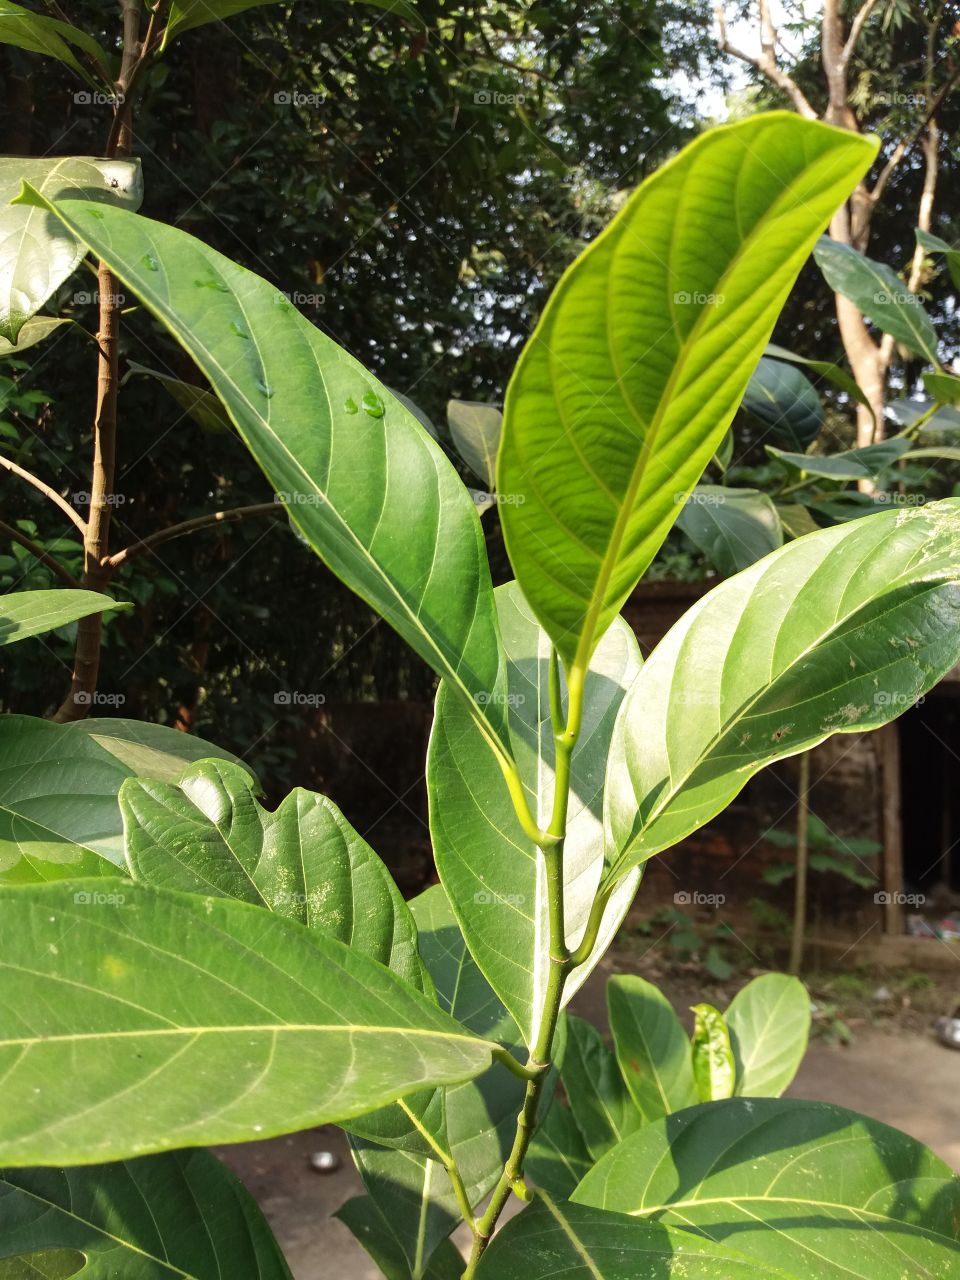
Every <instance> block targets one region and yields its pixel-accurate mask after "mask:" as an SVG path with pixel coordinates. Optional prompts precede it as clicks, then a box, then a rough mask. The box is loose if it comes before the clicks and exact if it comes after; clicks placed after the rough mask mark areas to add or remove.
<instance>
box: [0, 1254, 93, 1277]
mask: <svg viewBox="0 0 960 1280" xmlns="http://www.w3.org/2000/svg"><path fill="white" fill-rule="evenodd" d="M84 1265H85V1263H84V1260H83V1254H82V1253H77V1251H76V1250H75V1249H42V1250H40V1251H39V1252H38V1253H23V1254H20V1256H19V1257H17V1258H0V1280H69V1278H70V1277H71V1276H75V1275H78V1274H79V1273H80V1271H81V1269H82V1268H83V1267H84Z"/></svg>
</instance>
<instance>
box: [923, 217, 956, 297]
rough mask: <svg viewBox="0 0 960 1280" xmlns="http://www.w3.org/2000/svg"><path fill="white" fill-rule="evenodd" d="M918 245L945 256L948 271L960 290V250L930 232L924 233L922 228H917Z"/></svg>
mask: <svg viewBox="0 0 960 1280" xmlns="http://www.w3.org/2000/svg"><path fill="white" fill-rule="evenodd" d="M917 244H919V245H920V247H921V248H923V249H929V250H930V252H931V253H942V254H943V255H944V257H945V258H946V260H947V270H948V271H949V272H950V278H951V279H952V280H953V283H954V284H955V285H956V286H957V288H958V289H960V249H958V248H957V247H956V246H955V245H951V244H948V243H947V242H946V240H943V239H941V238H940V236H935V235H933V234H931V232H929V231H923V230H922V229H921V228H920V227H917Z"/></svg>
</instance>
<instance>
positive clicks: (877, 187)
mask: <svg viewBox="0 0 960 1280" xmlns="http://www.w3.org/2000/svg"><path fill="white" fill-rule="evenodd" d="M958 80H960V64H958V65H957V66H956V67H955V68H954V70H953V71H952V72H951V74H950V78H949V79H948V80H947V81H946V82H945V83H944V84H943V86H942V87H941V88H940V90H939V92H938V93H937V96H936V97H935V98H934V100H933V102H932V103H931V105H930V109H929V111H928V112H927V114H926V116H924V118H923V120H922V121H921V122H920V124H918V125H917V127H916V129H915V130H914V131H913V133H912V134H911V135H910V136H909V138H905V139H903V141H901V142H898V143H897V145H896V147H895V148H894V151H893V153H892V155H891V156H890V159H889V160H888V161H887V163H886V164H885V165H884V166H883V168H882V169H881V170H880V175H879V177H878V178H877V180H876V182H875V183H874V184H873V190H872V191H871V192H870V199H871V200H872V201H873V202H874V203H875V204H876V202H877V201H878V200H879V199H880V197H881V196H882V195H883V193H884V191H885V190H886V187H887V183H888V182H889V181H890V179H891V178H892V177H893V173H894V170H895V169H896V167H897V165H898V164H899V163H900V161H901V160H902V159H903V158H904V156H905V155H906V154H907V152H908V151H912V150H913V148H914V147H915V146H916V145H917V143H918V142H919V141H920V139H921V138H922V137H923V135H924V133H925V132H926V130H927V126H928V125H929V124H930V122H931V121H932V120H933V119H934V118H935V117H936V115H937V113H938V112H939V110H940V108H941V107H942V106H943V103H944V100H945V99H946V97H947V95H948V94H949V93H950V92H951V90H952V89H953V88H954V87H955V86H956V84H957V81H958Z"/></svg>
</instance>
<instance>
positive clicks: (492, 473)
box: [447, 400, 503, 492]
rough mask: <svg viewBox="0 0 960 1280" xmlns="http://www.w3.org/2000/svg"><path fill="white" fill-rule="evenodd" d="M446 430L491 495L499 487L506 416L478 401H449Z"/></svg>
mask: <svg viewBox="0 0 960 1280" xmlns="http://www.w3.org/2000/svg"><path fill="white" fill-rule="evenodd" d="M447 426H448V427H449V429H450V439H451V440H452V441H453V447H454V448H455V449H456V451H457V453H458V454H459V455H460V457H461V458H462V459H463V461H464V462H465V463H466V464H467V466H468V467H469V468H470V470H471V471H472V472H473V474H474V475H475V476H476V477H477V479H478V480H482V481H483V483H484V484H485V485H486V486H487V489H488V490H489V491H491V492H492V491H493V490H494V489H495V488H496V487H497V449H498V448H499V447H500V434H501V432H502V430H503V412H502V411H501V410H500V409H498V408H497V406H496V405H492V404H479V403H477V402H476V401H475V400H448V401H447Z"/></svg>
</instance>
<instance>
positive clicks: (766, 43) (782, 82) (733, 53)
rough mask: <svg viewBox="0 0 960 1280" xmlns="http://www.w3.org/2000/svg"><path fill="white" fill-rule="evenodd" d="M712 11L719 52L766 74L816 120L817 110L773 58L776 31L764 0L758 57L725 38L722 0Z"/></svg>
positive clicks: (725, 27) (719, 0)
mask: <svg viewBox="0 0 960 1280" xmlns="http://www.w3.org/2000/svg"><path fill="white" fill-rule="evenodd" d="M713 11H714V15H715V16H716V20H717V28H718V35H717V47H718V48H719V50H720V52H721V53H726V54H729V55H730V57H731V58H737V59H738V60H739V61H740V62H746V63H747V64H748V65H749V66H751V67H755V68H756V70H757V71H759V72H760V73H761V74H762V75H765V76H766V77H767V79H768V80H769V81H770V83H771V84H773V85H776V87H777V88H778V89H780V90H781V91H782V92H783V93H785V94H786V95H787V97H788V98H789V99H790V101H791V102H792V103H793V105H794V107H795V109H796V110H797V111H798V112H799V114H800V115H802V116H805V117H806V118H807V119H808V120H816V119H817V113H816V111H814V109H813V107H812V106H811V105H810V103H809V101H808V100H807V98H806V96H805V95H804V93H803V90H802V89H801V88H800V86H799V85H798V84H797V83H796V81H795V80H793V79H791V77H790V76H788V75H787V73H786V72H785V71H784V70H783V69H782V67H781V66H780V65H779V63H778V62H777V59H776V43H777V35H776V29H775V28H774V26H773V22H772V19H771V17H770V10H769V4H768V0H760V41H761V48H762V50H763V52H762V53H761V55H760V57H757V56H756V55H754V54H750V53H746V52H745V51H744V50H743V49H738V48H737V47H736V46H735V45H732V44H731V43H730V41H729V39H728V38H727V12H726V6H725V5H724V3H723V0H717V3H716V4H715V5H714V10H713Z"/></svg>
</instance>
